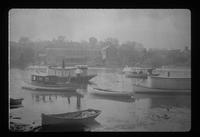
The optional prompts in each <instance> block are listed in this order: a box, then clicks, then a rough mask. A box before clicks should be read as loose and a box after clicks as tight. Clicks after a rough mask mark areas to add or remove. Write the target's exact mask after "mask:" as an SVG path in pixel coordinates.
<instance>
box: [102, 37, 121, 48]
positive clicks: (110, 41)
mask: <svg viewBox="0 0 200 137" xmlns="http://www.w3.org/2000/svg"><path fill="white" fill-rule="evenodd" d="M105 42H106V44H107V45H108V46H115V47H119V41H118V39H116V38H111V37H109V38H107V39H105Z"/></svg>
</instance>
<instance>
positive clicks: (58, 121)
mask: <svg viewBox="0 0 200 137" xmlns="http://www.w3.org/2000/svg"><path fill="white" fill-rule="evenodd" d="M100 114H101V111H100V110H95V109H87V110H82V111H76V112H69V113H62V114H43V113H42V114H41V117H42V125H68V124H84V123H86V122H88V121H91V120H94V119H95V118H96V117H97V116H98V115H100Z"/></svg>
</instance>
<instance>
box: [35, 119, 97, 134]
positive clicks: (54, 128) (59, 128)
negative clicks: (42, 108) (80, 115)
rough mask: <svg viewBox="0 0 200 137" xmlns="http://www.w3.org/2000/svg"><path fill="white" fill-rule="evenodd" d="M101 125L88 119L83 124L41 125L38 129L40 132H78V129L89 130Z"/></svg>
mask: <svg viewBox="0 0 200 137" xmlns="http://www.w3.org/2000/svg"><path fill="white" fill-rule="evenodd" d="M98 127H101V124H100V123H99V122H98V121H96V120H92V121H88V122H85V123H84V124H74V125H73V124H70V125H67V124H65V125H51V126H42V127H41V129H40V130H39V131H40V132H74V131H75V132H76V131H77V132H80V131H91V130H93V129H95V128H98Z"/></svg>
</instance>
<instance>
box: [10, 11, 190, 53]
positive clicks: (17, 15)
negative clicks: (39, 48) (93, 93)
mask: <svg viewBox="0 0 200 137" xmlns="http://www.w3.org/2000/svg"><path fill="white" fill-rule="evenodd" d="M190 19H191V15H190V11H189V10H187V9H12V10H10V11H9V38H10V40H12V41H18V40H19V38H20V37H29V38H30V39H31V40H33V41H34V40H39V39H40V40H52V39H53V38H57V37H58V36H60V35H63V36H65V37H66V40H72V41H81V40H87V41H88V39H89V38H90V37H96V38H97V39H98V40H104V39H106V38H107V37H114V38H117V39H118V40H119V41H120V43H122V42H125V41H137V42H140V43H142V44H143V46H144V47H146V48H167V49H177V48H181V49H183V48H184V47H185V46H189V47H190V45H191V36H190V35H191V22H190Z"/></svg>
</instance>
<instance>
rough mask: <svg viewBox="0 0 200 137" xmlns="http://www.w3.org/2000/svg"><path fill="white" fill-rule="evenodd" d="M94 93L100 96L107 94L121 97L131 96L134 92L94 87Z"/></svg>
mask: <svg viewBox="0 0 200 137" xmlns="http://www.w3.org/2000/svg"><path fill="white" fill-rule="evenodd" d="M91 94H93V95H98V96H106V97H108V96H109V97H119V98H130V97H132V96H133V93H131V92H125V91H124V92H121V91H114V90H110V89H101V88H94V90H93V91H92V92H91Z"/></svg>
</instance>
